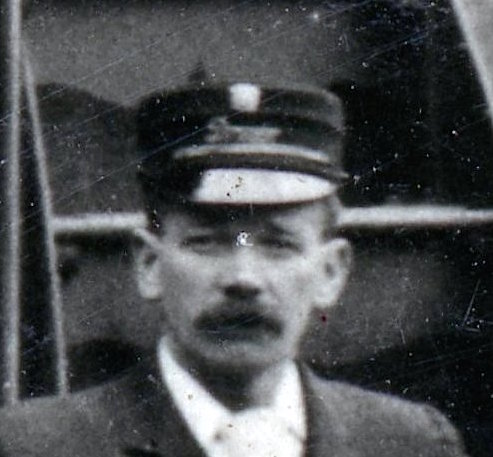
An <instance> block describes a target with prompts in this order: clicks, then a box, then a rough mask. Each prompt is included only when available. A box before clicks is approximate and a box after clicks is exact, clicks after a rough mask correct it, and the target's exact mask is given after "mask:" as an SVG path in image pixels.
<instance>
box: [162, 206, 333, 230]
mask: <svg viewBox="0 0 493 457" xmlns="http://www.w3.org/2000/svg"><path fill="white" fill-rule="evenodd" d="M331 222H332V221H331V220H330V215H329V210H328V207H327V204H326V202H325V201H320V202H316V203H310V204H303V205H293V206H284V207H254V206H252V207H220V206H217V207H216V206H209V207H207V206H196V207H189V208H187V209H181V210H180V209H178V210H176V209H175V210H172V211H169V212H167V213H166V214H165V216H164V218H163V220H162V223H163V229H164V232H165V233H166V231H168V230H173V229H175V230H188V229H195V228H196V229H199V228H207V229H210V230H233V231H234V230H245V229H247V228H248V229H250V230H262V231H264V230H269V231H284V232H287V233H293V234H296V233H308V232H312V231H318V230H322V229H326V228H327V226H328V225H331Z"/></svg>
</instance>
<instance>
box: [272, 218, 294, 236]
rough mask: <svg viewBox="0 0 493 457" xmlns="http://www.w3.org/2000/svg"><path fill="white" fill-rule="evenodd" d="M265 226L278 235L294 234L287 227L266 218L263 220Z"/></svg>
mask: <svg viewBox="0 0 493 457" xmlns="http://www.w3.org/2000/svg"><path fill="white" fill-rule="evenodd" d="M265 227H266V229H268V230H270V231H271V232H273V233H275V234H278V235H289V236H294V235H295V233H293V232H292V231H291V230H289V229H288V228H287V227H284V226H282V225H281V224H279V223H278V222H276V221H273V220H267V221H266V222H265Z"/></svg>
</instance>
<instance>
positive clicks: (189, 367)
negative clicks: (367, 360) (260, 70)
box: [0, 83, 464, 457]
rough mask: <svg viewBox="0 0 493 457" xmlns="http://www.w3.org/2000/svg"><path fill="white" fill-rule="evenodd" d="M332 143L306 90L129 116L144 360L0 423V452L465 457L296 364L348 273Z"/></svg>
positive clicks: (408, 419)
mask: <svg viewBox="0 0 493 457" xmlns="http://www.w3.org/2000/svg"><path fill="white" fill-rule="evenodd" d="M342 129H343V119H342V111H341V106H340V102H339V101H338V99H337V98H336V97H335V96H334V95H332V94H329V93H327V92H324V91H321V90H317V89H312V88H307V87H303V88H293V87H291V88H285V89H279V88H277V89H269V88H261V87H260V86H257V85H254V84H247V83H240V84H231V85H221V86H216V87H198V88H187V89H183V90H178V91H174V92H163V93H160V94H156V95H154V96H152V97H150V98H149V99H148V100H146V101H145V102H144V103H142V105H141V107H140V111H139V116H138V132H139V145H140V150H141V152H142V157H143V159H142V163H141V165H140V171H139V173H140V177H141V181H142V184H143V188H144V193H145V196H146V205H147V211H148V215H149V219H150V228H149V230H148V231H145V232H143V233H141V236H142V239H143V240H144V247H143V248H142V249H141V251H140V252H139V254H138V255H137V259H136V260H137V262H136V263H137V283H138V287H139V290H140V292H141V294H142V296H143V297H144V298H146V299H147V300H152V301H153V302H154V304H155V315H153V316H149V318H150V319H156V318H158V317H157V316H161V315H163V332H162V335H161V336H160V338H159V340H158V341H157V342H156V351H155V352H154V353H153V354H150V355H149V356H147V357H142V358H141V360H140V361H139V363H137V364H136V365H135V366H133V367H132V368H130V369H129V370H127V372H126V373H124V374H123V376H121V377H120V378H119V379H117V380H114V381H111V382H108V383H106V384H104V385H102V386H97V387H94V388H90V389H87V390H84V391H81V392H79V393H77V394H73V395H71V396H69V397H68V398H61V399H43V400H33V401H30V402H26V403H25V404H24V405H22V406H20V407H15V408H13V409H10V410H8V409H7V410H5V412H4V414H3V417H2V421H1V423H0V440H1V444H2V447H3V455H16V456H17V455H22V456H73V457H78V456H165V455H170V456H171V455H172V456H177V455H180V456H181V455H183V456H199V455H202V456H204V455H206V456H209V457H227V456H235V457H241V456H256V457H261V456H269V457H273V456H286V457H301V456H325V455H327V456H331V457H349V456H351V457H356V456H375V457H376V456H378V457H385V456H388V457H390V456H396V455H399V456H418V455H419V456H463V455H464V453H463V450H462V445H461V442H460V439H459V437H458V436H457V433H456V432H455V430H454V429H453V427H452V426H451V425H450V424H449V423H448V422H447V421H446V419H445V418H443V417H442V416H441V415H440V414H439V413H438V412H437V411H435V410H433V409H432V408H430V407H427V406H423V405H415V404H411V403H408V402H405V401H402V400H398V399H395V398H392V397H389V396H384V395H381V394H376V393H370V392H366V391H364V390H361V389H359V388H357V387H351V386H349V385H346V384H341V383H336V382H330V381H324V380H321V379H318V378H317V377H315V376H314V375H313V374H312V373H311V372H310V370H309V369H308V368H307V367H305V366H304V365H303V364H302V363H299V362H298V361H297V352H298V346H299V343H300V340H301V338H302V335H303V332H304V330H305V328H306V326H307V324H308V321H309V319H310V316H311V311H312V309H313V308H314V307H318V306H324V307H325V306H330V305H333V304H334V303H335V302H336V300H337V298H338V296H339V294H340V293H341V291H342V290H343V288H344V285H345V283H346V279H347V275H348V271H349V264H350V259H351V251H350V246H349V244H348V242H347V241H346V240H345V239H342V238H339V237H337V236H336V233H335V227H336V219H337V214H338V207H339V204H338V200H337V196H336V191H337V184H338V182H340V180H341V179H342V178H343V177H344V173H343V171H342V169H341V165H340V162H341V160H340V155H341V149H342ZM159 318H160V317H159Z"/></svg>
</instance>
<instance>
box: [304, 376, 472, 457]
mask: <svg viewBox="0 0 493 457" xmlns="http://www.w3.org/2000/svg"><path fill="white" fill-rule="evenodd" d="M306 380H307V385H308V386H307V402H308V403H309V404H311V405H314V407H315V408H316V409H318V410H319V411H320V410H323V411H325V412H326V414H327V415H328V416H327V417H328V418H332V419H334V418H335V420H336V422H337V424H338V425H337V426H338V429H339V430H340V431H341V434H342V435H344V436H346V437H351V438H350V439H352V440H356V442H360V443H362V445H364V446H370V447H371V446H372V445H375V446H378V443H379V442H380V443H385V445H386V448H387V449H389V448H392V447H395V450H398V449H400V448H401V447H402V448H406V447H407V448H409V449H411V448H416V449H417V450H419V449H423V448H426V449H427V453H425V454H423V455H443V456H464V455H465V452H464V448H463V444H462V439H461V437H460V435H459V433H458V432H457V430H456V429H455V427H454V426H453V425H452V424H451V423H450V422H449V421H448V420H447V418H446V417H445V416H444V415H443V414H441V413H440V412H439V411H438V410H436V409H435V408H433V407H431V406H429V405H426V404H422V403H415V402H411V401H408V400H404V399H401V398H398V397H395V396H392V395H388V394H382V393H377V392H372V391H369V390H366V389H363V388H361V387H357V386H353V385H350V384H347V383H344V382H336V381H329V380H324V379H322V378H320V377H317V376H316V375H314V374H312V373H308V374H307V375H306ZM319 414H323V413H319ZM329 420H330V419H329ZM433 449H435V451H433ZM434 452H435V453H434ZM384 455H386V454H385V453H384ZM405 455H407V454H405Z"/></svg>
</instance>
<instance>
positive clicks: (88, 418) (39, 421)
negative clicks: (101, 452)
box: [0, 389, 105, 457]
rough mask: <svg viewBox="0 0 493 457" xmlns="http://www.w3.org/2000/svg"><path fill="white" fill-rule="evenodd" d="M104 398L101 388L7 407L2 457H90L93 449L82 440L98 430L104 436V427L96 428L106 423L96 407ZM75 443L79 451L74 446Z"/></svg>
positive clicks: (0, 438)
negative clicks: (43, 456) (61, 456)
mask: <svg viewBox="0 0 493 457" xmlns="http://www.w3.org/2000/svg"><path fill="white" fill-rule="evenodd" d="M104 395H105V394H104V393H103V390H102V389H90V390H88V391H87V392H84V393H83V394H70V395H68V396H67V397H56V396H53V397H43V398H38V399H31V400H26V401H23V402H20V403H18V404H15V405H13V406H4V407H3V408H2V409H1V412H0V414H1V420H0V456H3V455H12V456H15V455H23V456H26V457H28V456H37V455H73V456H74V457H75V456H79V455H83V453H84V452H86V453H87V454H86V455H91V453H90V452H91V449H82V448H83V447H84V446H83V445H82V446H81V443H82V442H83V440H80V438H81V437H85V436H89V435H91V436H93V435H94V433H95V431H96V433H97V431H98V430H101V433H103V432H102V429H101V426H96V424H99V425H101V424H103V420H102V417H101V416H100V415H99V414H98V413H99V412H100V411H99V409H98V408H95V407H94V405H96V404H97V403H98V399H100V398H101V397H104ZM72 437H73V438H74V439H73V440H72ZM76 437H77V438H76ZM78 438H79V439H78ZM75 440H78V444H77V449H75V448H74V447H73V446H74V443H75ZM90 441H91V442H92V441H93V440H90ZM88 442H89V441H88ZM61 447H62V448H63V449H61Z"/></svg>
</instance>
